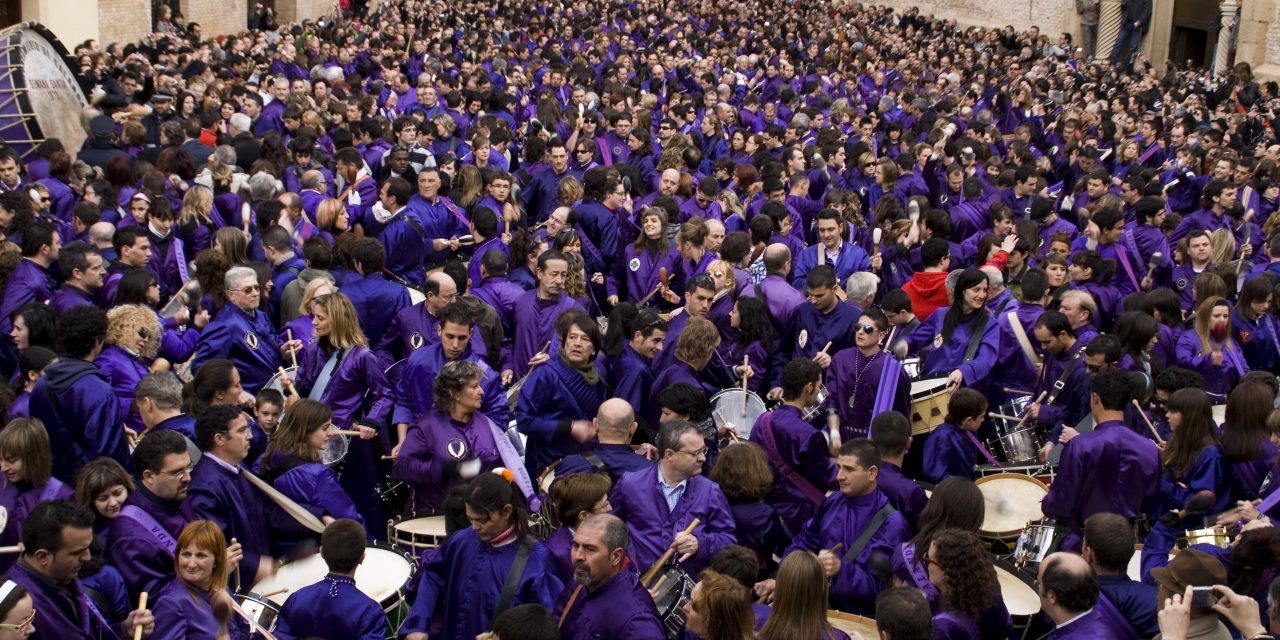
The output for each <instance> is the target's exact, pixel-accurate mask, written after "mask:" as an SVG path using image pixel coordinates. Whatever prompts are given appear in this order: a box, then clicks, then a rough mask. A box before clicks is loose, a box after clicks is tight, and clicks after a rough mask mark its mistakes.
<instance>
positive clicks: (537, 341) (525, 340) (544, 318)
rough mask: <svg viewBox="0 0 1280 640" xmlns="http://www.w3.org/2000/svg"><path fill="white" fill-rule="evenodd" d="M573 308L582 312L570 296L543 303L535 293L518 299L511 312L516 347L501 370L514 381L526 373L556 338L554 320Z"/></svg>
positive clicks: (535, 291) (536, 292)
mask: <svg viewBox="0 0 1280 640" xmlns="http://www.w3.org/2000/svg"><path fill="white" fill-rule="evenodd" d="M573 307H578V308H580V309H581V308H582V305H580V304H578V301H577V300H575V299H574V298H572V297H571V296H567V295H564V294H561V295H560V297H559V298H556V299H554V300H543V299H541V298H539V297H538V290H537V289H534V290H532V291H527V292H525V294H524V295H522V296H520V298H519V299H518V300H516V304H515V310H514V315H515V318H516V333H515V343H514V344H513V346H512V351H511V359H510V361H509V362H505V363H503V369H510V370H512V371H513V372H514V373H515V379H516V380H519V379H520V378H521V377H523V376H524V374H526V373H528V372H529V358H532V357H533V354H535V353H538V352H539V351H541V350H542V349H543V347H545V346H546V344H547V343H548V342H552V341H553V339H554V338H555V335H556V327H555V324H556V318H558V317H560V314H561V313H564V312H565V311H567V310H569V309H571V308H573ZM585 310H586V309H583V311H585ZM552 353H553V352H552ZM526 384H527V382H526Z"/></svg>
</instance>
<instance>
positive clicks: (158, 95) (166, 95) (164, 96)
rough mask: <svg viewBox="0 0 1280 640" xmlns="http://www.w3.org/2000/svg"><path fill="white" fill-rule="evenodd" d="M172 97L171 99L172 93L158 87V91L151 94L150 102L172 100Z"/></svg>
mask: <svg viewBox="0 0 1280 640" xmlns="http://www.w3.org/2000/svg"><path fill="white" fill-rule="evenodd" d="M172 99H173V94H172V93H170V92H169V91H168V90H166V89H160V90H159V91H156V92H155V94H154V95H152V96H151V101H152V102H159V101H163V100H172Z"/></svg>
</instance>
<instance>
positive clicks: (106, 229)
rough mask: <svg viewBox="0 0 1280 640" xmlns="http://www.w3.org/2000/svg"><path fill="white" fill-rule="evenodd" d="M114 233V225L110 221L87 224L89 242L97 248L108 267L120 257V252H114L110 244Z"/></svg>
mask: <svg viewBox="0 0 1280 640" xmlns="http://www.w3.org/2000/svg"><path fill="white" fill-rule="evenodd" d="M115 235H116V226H115V225H113V224H111V223H110V222H102V221H99V222H95V223H93V224H92V225H90V226H89V244H91V245H93V246H95V247H97V248H98V253H101V254H102V259H103V261H105V262H106V263H107V266H108V267H110V266H111V263H112V262H115V261H116V260H119V259H120V254H118V253H116V248H115V246H113V245H112V244H111V239H112V238H113V237H115Z"/></svg>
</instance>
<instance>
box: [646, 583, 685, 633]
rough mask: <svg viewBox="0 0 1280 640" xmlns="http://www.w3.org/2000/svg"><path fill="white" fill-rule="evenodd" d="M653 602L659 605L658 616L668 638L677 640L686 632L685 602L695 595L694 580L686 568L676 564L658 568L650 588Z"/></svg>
mask: <svg viewBox="0 0 1280 640" xmlns="http://www.w3.org/2000/svg"><path fill="white" fill-rule="evenodd" d="M649 594H650V595H652V596H653V603H654V604H655V605H656V606H657V607H658V617H659V618H661V619H662V628H663V630H664V631H666V637H667V640H676V639H677V638H680V637H682V635H683V632H684V623H685V613H684V603H686V602H688V601H689V597H690V596H691V595H693V580H692V579H690V578H689V576H688V575H687V574H685V572H684V570H682V569H681V568H680V567H677V566H675V565H666V566H664V567H662V568H661V569H659V570H658V574H657V575H656V576H655V577H654V579H653V586H652V587H650V588H649Z"/></svg>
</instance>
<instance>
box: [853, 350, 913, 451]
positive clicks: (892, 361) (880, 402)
mask: <svg viewBox="0 0 1280 640" xmlns="http://www.w3.org/2000/svg"><path fill="white" fill-rule="evenodd" d="M879 355H884V356H885V357H884V364H883V365H881V366H880V381H879V382H878V383H877V384H878V385H879V386H877V387H876V401H875V404H873V405H872V406H871V415H872V416H877V415H880V414H882V413H884V412H886V411H893V401H894V400H895V399H896V396H897V395H898V374H899V373H900V372H901V371H902V363H901V362H898V359H897V358H894V357H891V356H889V355H888V354H887V353H885V352H884V351H881V352H880V353H879V354H877V356H879ZM856 430H857V429H856V428H855V431H856ZM870 430H871V425H867V431H868V432H870Z"/></svg>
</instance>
